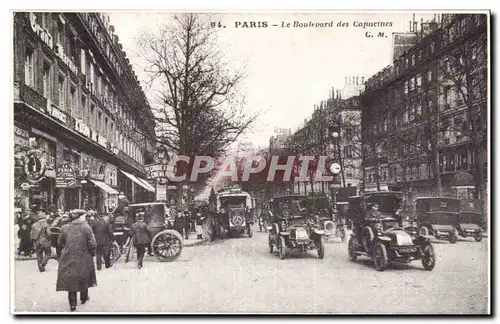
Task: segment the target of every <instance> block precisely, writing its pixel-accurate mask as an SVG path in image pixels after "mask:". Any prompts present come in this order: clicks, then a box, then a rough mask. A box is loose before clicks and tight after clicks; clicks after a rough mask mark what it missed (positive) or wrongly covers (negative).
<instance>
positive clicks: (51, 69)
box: [24, 45, 143, 163]
mask: <svg viewBox="0 0 500 324" xmlns="http://www.w3.org/2000/svg"><path fill="white" fill-rule="evenodd" d="M37 55H40V58H41V60H42V62H43V63H42V64H41V71H38V70H37V67H38V66H39V65H38V64H36V62H37V60H36V58H37ZM24 63H25V64H24V77H25V84H26V85H28V86H30V87H31V88H33V89H35V90H36V89H37V88H38V87H37V84H36V82H35V80H36V77H37V75H39V74H41V76H42V83H41V87H42V88H41V89H39V90H41V91H39V92H41V94H42V95H43V96H44V97H45V98H47V100H48V101H49V102H52V100H54V99H55V100H56V101H57V106H58V108H59V109H60V110H62V111H65V112H66V113H68V114H69V115H70V116H72V117H74V118H77V119H81V120H83V122H84V123H85V124H86V125H87V126H89V127H91V128H92V129H93V130H94V131H97V132H98V133H99V134H100V135H101V136H103V137H104V138H106V139H107V140H108V141H110V142H111V143H113V144H114V145H115V146H116V147H118V148H119V149H121V150H122V151H124V152H125V153H126V154H127V155H129V156H130V157H132V158H133V159H134V160H136V161H137V162H139V163H143V156H142V154H141V149H140V147H139V145H137V144H136V143H135V142H134V139H133V138H131V137H130V136H127V135H128V134H123V133H122V132H123V131H125V132H126V133H129V132H130V133H132V130H131V129H136V127H137V124H136V120H135V118H132V116H131V114H129V113H128V112H126V110H125V109H124V108H123V106H122V105H115V104H113V105H112V106H110V108H111V109H110V110H111V114H112V116H113V114H116V115H114V116H117V120H123V121H124V123H125V125H126V126H125V127H123V128H125V129H120V127H118V126H117V125H116V124H115V122H114V120H113V119H114V118H112V117H111V116H107V113H106V112H105V111H104V110H102V109H101V108H100V107H99V106H98V105H96V104H95V100H92V99H90V98H89V97H88V96H86V95H85V94H84V93H83V92H82V91H81V88H79V87H78V85H77V83H75V82H73V81H72V79H71V78H69V77H68V76H67V75H66V74H64V73H63V72H62V70H58V71H57V72H59V73H57V72H56V69H55V66H54V65H53V64H52V63H51V62H50V60H49V59H47V58H46V57H45V56H44V55H43V54H42V53H37V52H35V51H34V50H33V48H32V47H31V46H30V45H28V46H27V47H26V48H25V62H24ZM54 74H55V75H57V78H56V79H55V80H54V78H53V75H54ZM97 80H98V81H100V80H101V79H99V78H98V79H97ZM54 82H55V84H54ZM98 84H100V83H98ZM108 86H109V84H106V85H105V86H104V87H102V88H103V89H106V88H107V87H108ZM52 93H54V94H55V95H52ZM113 96H114V98H117V96H116V94H113ZM117 101H118V100H113V103H116V102H117Z"/></svg>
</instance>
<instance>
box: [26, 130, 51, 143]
mask: <svg viewBox="0 0 500 324" xmlns="http://www.w3.org/2000/svg"><path fill="white" fill-rule="evenodd" d="M31 132H32V133H33V134H36V135H40V136H42V137H45V138H46V139H48V140H51V141H52V142H57V139H56V138H55V137H54V136H51V135H49V134H47V133H45V132H42V131H41V130H38V129H36V128H33V127H31Z"/></svg>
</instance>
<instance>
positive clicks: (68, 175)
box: [56, 163, 76, 188]
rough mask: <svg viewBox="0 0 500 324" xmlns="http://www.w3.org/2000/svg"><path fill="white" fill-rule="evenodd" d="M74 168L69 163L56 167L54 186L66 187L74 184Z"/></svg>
mask: <svg viewBox="0 0 500 324" xmlns="http://www.w3.org/2000/svg"><path fill="white" fill-rule="evenodd" d="M75 183H76V177H75V170H74V169H73V167H72V166H71V164H70V163H66V164H63V165H61V166H60V167H59V168H57V174H56V188H67V187H71V186H73V185H75Z"/></svg>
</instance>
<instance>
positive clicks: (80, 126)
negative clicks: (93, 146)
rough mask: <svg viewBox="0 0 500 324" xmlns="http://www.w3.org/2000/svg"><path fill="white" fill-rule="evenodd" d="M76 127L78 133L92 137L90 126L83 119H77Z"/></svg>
mask: <svg viewBox="0 0 500 324" xmlns="http://www.w3.org/2000/svg"><path fill="white" fill-rule="evenodd" d="M75 129H76V131H77V132H78V133H80V134H82V135H84V136H86V137H90V128H89V127H88V126H87V125H86V124H85V123H84V122H83V121H82V120H78V119H77V120H75Z"/></svg>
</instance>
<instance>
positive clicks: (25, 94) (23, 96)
mask: <svg viewBox="0 0 500 324" xmlns="http://www.w3.org/2000/svg"><path fill="white" fill-rule="evenodd" d="M19 86H20V87H19V89H20V91H19V99H20V100H21V101H23V102H24V103H26V104H27V105H29V106H31V107H33V108H35V109H38V110H40V111H45V110H46V108H47V99H45V97H44V96H42V95H41V94H39V93H38V92H37V91H36V90H35V89H32V88H31V87H29V86H28V85H26V84H23V83H19ZM15 89H16V88H15V87H14V95H15V94H16V90H15Z"/></svg>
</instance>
